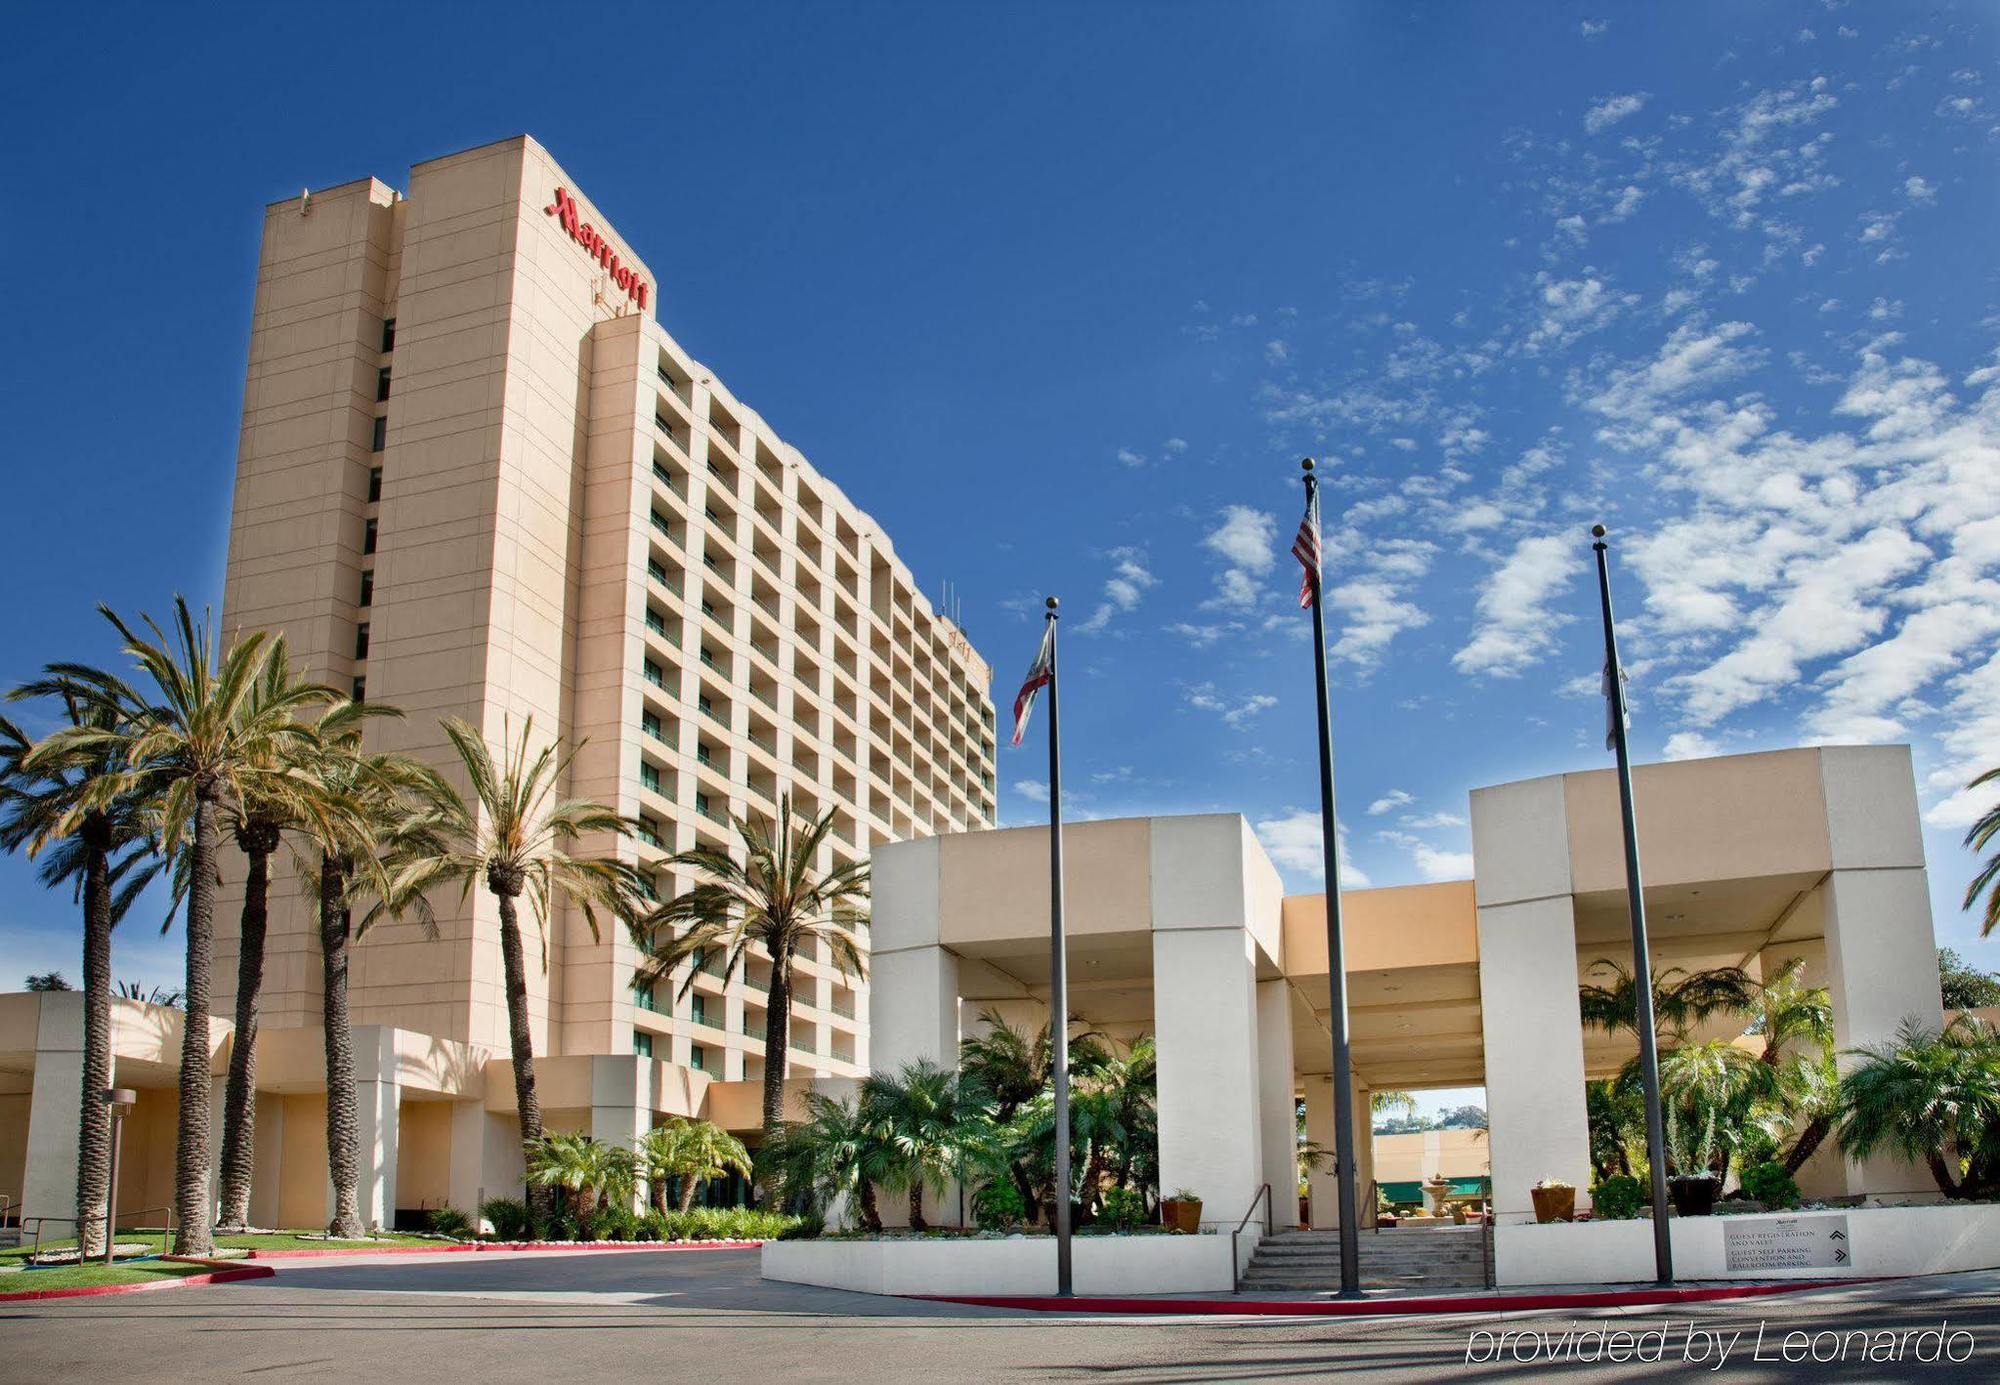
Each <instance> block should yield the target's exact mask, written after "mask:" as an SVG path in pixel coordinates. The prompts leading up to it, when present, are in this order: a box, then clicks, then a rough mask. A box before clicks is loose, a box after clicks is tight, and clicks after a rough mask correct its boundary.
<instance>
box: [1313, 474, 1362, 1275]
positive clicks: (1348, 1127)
mask: <svg viewBox="0 0 2000 1385" xmlns="http://www.w3.org/2000/svg"><path fill="white" fill-rule="evenodd" d="M1299 466H1300V468H1301V469H1302V470H1303V471H1304V472H1305V481H1306V512H1307V514H1309V515H1310V514H1313V513H1315V511H1314V507H1313V502H1314V500H1315V498H1316V497H1317V495H1318V493H1319V478H1318V477H1316V476H1315V475H1313V459H1312V458H1310V457H1307V458H1306V459H1305V460H1304V461H1302V462H1300V463H1299ZM1323 563H1324V559H1323V558H1322V559H1321V561H1320V562H1315V563H1314V564H1313V565H1312V566H1311V567H1310V568H1309V569H1308V571H1307V574H1306V582H1307V585H1308V587H1309V588H1310V590H1311V595H1312V626H1313V685H1314V688H1315V689H1316V691H1317V692H1318V694H1319V822H1320V850H1321V853H1322V856H1323V859H1324V862H1325V868H1326V988H1327V998H1328V1004H1329V1008H1330V1009H1331V1012H1332V1013H1331V1014H1330V1016H1329V1021H1330V1027H1331V1028H1332V1030H1333V1128H1334V1144H1333V1148H1334V1180H1335V1183H1336V1185H1337V1186H1338V1188H1339V1207H1340V1296H1341V1297H1342V1298H1359V1297H1361V1227H1360V1218H1361V1214H1360V1211H1359V1207H1358V1202H1359V1200H1358V1199H1357V1198H1356V1196H1355V1186H1354V1184H1355V1171H1356V1167H1357V1166H1356V1161H1355V1157H1354V1143H1355V1134H1354V1074H1353V1072H1352V1071H1351V1066H1350V1060H1349V1045H1348V1019H1347V945H1346V940H1345V938H1344V937H1343V936H1342V933H1341V924H1340V862H1339V856H1340V847H1339V829H1338V827H1337V826H1336V825H1335V820H1334V814H1333V712H1332V707H1331V706H1330V703H1329V698H1328V694H1327V688H1326V613H1325V611H1324V610H1322V609H1321V606H1320V570H1321V567H1322V566H1323Z"/></svg>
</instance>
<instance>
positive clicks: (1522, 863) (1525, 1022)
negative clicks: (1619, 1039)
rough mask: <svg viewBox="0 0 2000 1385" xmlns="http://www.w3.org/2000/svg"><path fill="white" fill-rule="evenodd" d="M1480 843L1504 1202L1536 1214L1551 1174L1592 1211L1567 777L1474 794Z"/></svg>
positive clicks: (1497, 1177) (1491, 1109)
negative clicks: (1539, 1187)
mask: <svg viewBox="0 0 2000 1385" xmlns="http://www.w3.org/2000/svg"><path fill="white" fill-rule="evenodd" d="M1472 850H1473V856H1474V859H1475V860H1476V861H1477V863H1478V878H1477V880H1476V881H1475V889H1476V896H1477V900H1478V907H1479V1004H1480V1011H1481V1020H1482V1029H1483V1030H1484V1038H1485V1047H1486V1111H1487V1121H1488V1125H1489V1129H1488V1132H1487V1135H1488V1138H1489V1139H1490V1140H1491V1142H1492V1153H1491V1158H1492V1167H1493V1207H1494V1211H1495V1214H1496V1215H1497V1216H1499V1217H1501V1218H1504V1219H1506V1220H1509V1221H1522V1220H1526V1219H1529V1218H1531V1217H1532V1216H1533V1215H1534V1199H1533V1198H1532V1197H1531V1196H1530V1189H1532V1188H1533V1187H1534V1185H1535V1184H1536V1182H1538V1181H1539V1180H1541V1179H1544V1178H1561V1179H1565V1180H1567V1181H1569V1182H1571V1183H1574V1184H1575V1185H1576V1188H1577V1206H1578V1209H1579V1210H1581V1209H1582V1208H1583V1207H1585V1206H1586V1205H1587V1204H1588V1202H1589V1197H1588V1194H1587V1192H1586V1190H1587V1189H1588V1188H1589V1187H1590V1125H1589V1118H1588V1115H1587V1111H1586V1107H1585V1102H1584V1085H1583V1084H1584V1075H1583V1022H1582V1019H1581V1018H1580V1016H1579V1015H1578V1012H1577V972H1576V912H1575V907H1574V904H1573V902H1572V899H1571V894H1570V890H1571V883H1570V862H1569V817H1568V810H1567V807H1566V804H1565V799H1564V790H1563V781H1562V779H1561V778H1560V777H1551V778H1547V779H1531V780H1527V781H1525V782H1523V783H1518V784H1506V785H1502V786H1500V787H1498V788H1492V789H1480V790H1477V791H1475V792H1474V793H1473V795H1472Z"/></svg>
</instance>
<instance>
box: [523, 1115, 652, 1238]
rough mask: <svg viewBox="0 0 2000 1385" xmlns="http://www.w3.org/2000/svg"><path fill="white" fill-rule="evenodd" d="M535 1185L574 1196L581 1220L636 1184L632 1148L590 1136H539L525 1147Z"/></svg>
mask: <svg viewBox="0 0 2000 1385" xmlns="http://www.w3.org/2000/svg"><path fill="white" fill-rule="evenodd" d="M525 1153H526V1157H527V1165H528V1183H529V1186H531V1187H536V1188H546V1189H552V1190H553V1189H561V1190H563V1191H566V1192H567V1193H569V1195H570V1199H571V1209H572V1211H574V1213H575V1215H576V1219H577V1221H578V1222H579V1223H582V1222H587V1221H588V1220H589V1219H590V1217H591V1214H592V1213H593V1212H601V1211H603V1210H604V1209H605V1208H606V1207H607V1206H609V1205H610V1202H611V1199H612V1198H613V1197H616V1196H619V1195H621V1194H623V1193H627V1192H629V1191H630V1190H631V1187H632V1178H633V1162H632V1151H630V1150H629V1149H623V1148H620V1147H619V1146H617V1145H613V1144H606V1143H605V1142H604V1141H602V1140H598V1139H593V1138H592V1137H591V1136H589V1135H570V1134H560V1133H558V1134H551V1135H539V1136H537V1137H536V1138H535V1139H534V1140H533V1141H532V1142H531V1143H529V1144H528V1146H527V1147H526V1150H525Z"/></svg>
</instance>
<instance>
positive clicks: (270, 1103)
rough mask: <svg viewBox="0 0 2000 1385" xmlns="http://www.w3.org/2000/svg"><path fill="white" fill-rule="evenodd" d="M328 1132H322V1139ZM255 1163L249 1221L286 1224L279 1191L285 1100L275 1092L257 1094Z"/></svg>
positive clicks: (282, 1179)
mask: <svg viewBox="0 0 2000 1385" xmlns="http://www.w3.org/2000/svg"><path fill="white" fill-rule="evenodd" d="M325 1139H326V1137H325V1135H323V1134H322V1135H321V1136H320V1140H321V1142H322V1143H323V1142H324V1141H325ZM255 1140H256V1151H257V1153H256V1164H255V1167H254V1169H253V1170H252V1175H251V1182H250V1224H251V1225H252V1226H272V1227H276V1226H283V1225H284V1219H283V1218H282V1217H281V1216H280V1215H279V1212H278V1208H279V1205H280V1202H279V1193H280V1191H281V1190H282V1188H283V1186H284V1176H285V1170H284V1154H285V1101H284V1098H283V1097H281V1096H279V1095H277V1094H276V1093H274V1092H261V1093H259V1094H258V1096H257V1128H256V1132H255Z"/></svg>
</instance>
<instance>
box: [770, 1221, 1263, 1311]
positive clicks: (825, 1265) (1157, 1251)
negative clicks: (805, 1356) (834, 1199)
mask: <svg viewBox="0 0 2000 1385" xmlns="http://www.w3.org/2000/svg"><path fill="white" fill-rule="evenodd" d="M1256 1244H1257V1234H1256V1230H1255V1228H1252V1229H1251V1230H1248V1231H1245V1232H1244V1234H1243V1235H1242V1237H1241V1238H1239V1241H1238V1252H1237V1253H1238V1258H1239V1260H1240V1262H1241V1265H1247V1264H1249V1262H1250V1253H1251V1252H1252V1251H1253V1250H1254V1249H1255V1248H1256ZM1072 1245H1073V1247H1074V1250H1073V1256H1072V1262H1071V1263H1072V1269H1073V1271H1074V1274H1075V1281H1076V1286H1075V1287H1076V1292H1077V1293H1079V1294H1089V1295H1098V1296H1105V1295H1124V1294H1177V1293H1182V1294H1184V1293H1214V1292H1221V1293H1227V1292H1228V1291H1229V1289H1230V1288H1231V1286H1232V1284H1233V1283H1234V1279H1233V1276H1232V1274H1231V1269H1230V1264H1229V1245H1230V1238H1229V1237H1228V1236H1081V1237H1078V1238H1077V1239H1076V1240H1075V1241H1074V1242H1072ZM1241 1265H1239V1267H1238V1268H1240V1267H1241ZM762 1273H763V1277H764V1278H766V1279H780V1280H784V1281H786V1282H788V1283H793V1284H815V1285H819V1286H820V1287H822V1288H828V1289H854V1290H858V1291H859V1292H862V1293H869V1294H904V1295H923V1294H935V1295H975V1296H977V1295H989V1294H991V1295H1010V1296H1012V1295H1037V1294H1053V1293H1054V1292H1055V1291H1056V1246H1055V1241H1054V1240H1053V1239H1051V1238H1050V1237H1047V1236H1035V1237H1022V1238H1021V1239H1019V1240H1005V1241H975V1240H943V1239H940V1240H916V1239H912V1240H907V1241H897V1240H892V1241H767V1242H766V1243H765V1244H764V1250H763V1269H762Z"/></svg>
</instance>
